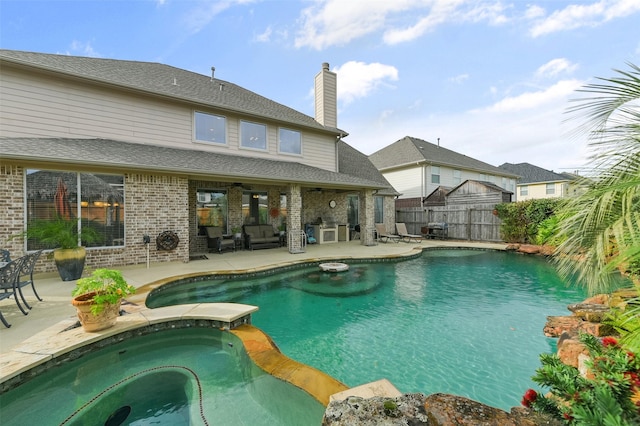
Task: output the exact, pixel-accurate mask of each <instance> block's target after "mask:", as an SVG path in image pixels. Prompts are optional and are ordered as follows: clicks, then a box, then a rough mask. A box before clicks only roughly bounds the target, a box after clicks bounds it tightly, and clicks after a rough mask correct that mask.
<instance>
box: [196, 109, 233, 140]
mask: <svg viewBox="0 0 640 426" xmlns="http://www.w3.org/2000/svg"><path fill="white" fill-rule="evenodd" d="M194 122H195V123H194V127H195V139H196V140H198V141H204V142H214V143H219V144H226V143H227V128H226V126H227V124H226V122H227V120H226V119H225V118H224V117H222V116H220V115H214V114H207V113H204V112H198V111H196V112H195V113H194Z"/></svg>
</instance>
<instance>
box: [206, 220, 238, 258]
mask: <svg viewBox="0 0 640 426" xmlns="http://www.w3.org/2000/svg"><path fill="white" fill-rule="evenodd" d="M206 231H207V247H208V248H209V251H211V250H216V251H217V252H218V253H220V254H222V250H224V249H232V250H233V251H236V240H235V239H233V237H232V238H224V235H223V234H222V228H221V227H219V226H207V227H206Z"/></svg>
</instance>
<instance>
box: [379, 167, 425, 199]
mask: <svg viewBox="0 0 640 426" xmlns="http://www.w3.org/2000/svg"><path fill="white" fill-rule="evenodd" d="M383 174H384V177H385V178H386V179H387V181H389V183H390V184H391V186H393V188H394V189H395V190H396V191H398V192H399V193H400V194H401V195H400V198H415V197H423V196H427V195H429V193H425V192H424V188H423V185H422V168H421V167H412V168H409V169H403V170H394V171H391V172H384V173H383Z"/></svg>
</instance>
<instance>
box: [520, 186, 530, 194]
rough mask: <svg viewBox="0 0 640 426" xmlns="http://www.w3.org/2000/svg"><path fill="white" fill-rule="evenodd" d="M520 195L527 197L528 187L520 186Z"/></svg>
mask: <svg viewBox="0 0 640 426" xmlns="http://www.w3.org/2000/svg"><path fill="white" fill-rule="evenodd" d="M520 195H529V186H528V185H522V186H520Z"/></svg>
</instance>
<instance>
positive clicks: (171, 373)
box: [0, 328, 324, 426]
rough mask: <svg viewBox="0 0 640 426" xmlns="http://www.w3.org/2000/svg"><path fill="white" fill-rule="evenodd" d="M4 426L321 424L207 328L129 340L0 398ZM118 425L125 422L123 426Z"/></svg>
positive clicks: (233, 341) (294, 393) (310, 407)
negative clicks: (43, 425) (44, 425)
mask: <svg viewBox="0 0 640 426" xmlns="http://www.w3.org/2000/svg"><path fill="white" fill-rule="evenodd" d="M0 405H1V406H2V413H1V414H0V418H1V420H2V424H3V425H34V424H56V425H58V424H64V425H97V424H100V425H103V424H105V425H120V424H127V425H148V424H154V425H167V426H169V425H171V426H174V425H208V424H229V425H230V424H238V425H241V424H247V425H249V424H250V425H273V424H278V425H281V424H282V425H300V424H319V423H320V421H321V419H322V415H323V413H324V406H323V405H322V404H320V403H319V402H317V401H316V400H315V399H314V398H313V397H311V396H310V395H309V394H307V393H306V392H304V391H302V390H300V389H298V388H297V387H295V386H291V385H289V384H287V383H285V382H283V381H281V380H278V379H276V378H274V377H272V376H271V375H269V374H266V373H265V372H264V371H262V370H261V369H260V368H258V367H257V366H256V365H255V364H254V363H253V362H252V361H251V360H250V359H249V358H248V356H247V354H246V352H245V351H244V347H243V345H242V342H241V340H240V339H238V338H237V337H236V336H234V335H233V334H231V333H229V332H222V331H220V330H217V329H212V328H197V329H192V328H176V329H166V330H163V331H158V332H155V333H152V334H148V335H144V336H140V337H135V338H132V339H130V340H125V341H122V342H119V343H117V344H112V345H109V346H108V347H107V348H104V349H101V350H99V351H95V352H92V353H89V354H87V355H85V356H83V357H82V358H80V359H78V360H75V361H71V362H68V363H65V364H62V365H61V366H59V367H55V368H51V369H49V370H47V371H45V372H44V373H41V374H38V375H37V376H36V377H35V378H33V379H31V380H29V381H27V382H26V383H24V384H22V385H21V386H19V387H18V388H15V389H13V390H11V391H9V392H6V393H4V394H2V395H0ZM123 422H124V423H123Z"/></svg>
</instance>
